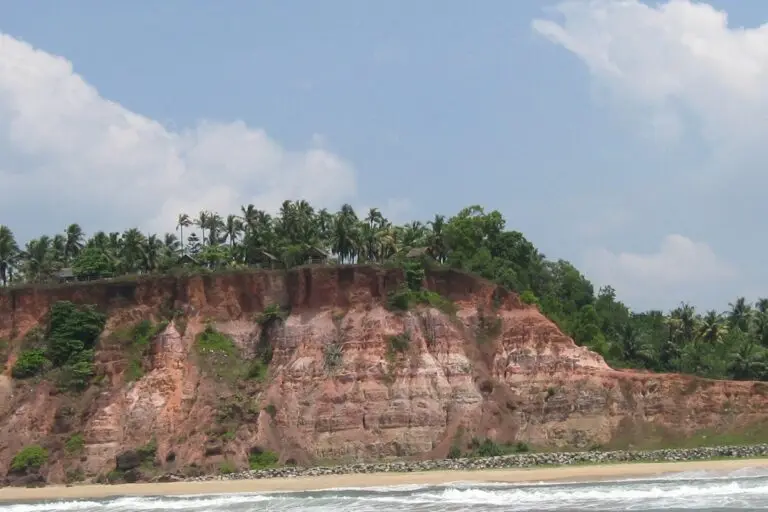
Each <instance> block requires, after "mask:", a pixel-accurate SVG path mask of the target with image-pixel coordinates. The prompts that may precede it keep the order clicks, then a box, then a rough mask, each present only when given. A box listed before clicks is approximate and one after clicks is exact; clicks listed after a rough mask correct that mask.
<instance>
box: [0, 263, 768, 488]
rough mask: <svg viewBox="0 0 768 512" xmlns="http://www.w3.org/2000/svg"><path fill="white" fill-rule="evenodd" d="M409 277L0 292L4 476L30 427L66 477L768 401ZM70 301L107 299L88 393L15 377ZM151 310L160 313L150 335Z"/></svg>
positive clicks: (606, 423)
mask: <svg viewBox="0 0 768 512" xmlns="http://www.w3.org/2000/svg"><path fill="white" fill-rule="evenodd" d="M404 280H405V276H404V275H403V272H402V271H401V270H398V269H386V268H379V267H372V266H318V267H305V268H298V269H293V270H290V271H261V272H237V273H231V274H210V275H197V276H190V277H145V278H142V279H139V280H135V281H128V280H125V281H120V280H115V281H104V282H94V283H80V284H72V285H66V286H60V287H51V288H47V289H46V288H28V289H18V290H6V291H2V292H0V340H6V341H5V342H3V341H0V343H2V345H0V363H2V362H3V361H4V362H5V365H4V367H5V369H4V371H3V374H2V375H0V477H1V476H2V475H6V474H9V475H11V477H12V476H13V473H14V471H12V470H11V469H12V468H11V461H12V459H13V458H14V456H15V455H17V454H18V453H19V452H20V451H21V450H22V448H24V447H25V446H30V445H39V446H41V447H42V448H43V449H44V450H45V451H46V452H47V454H48V456H47V458H46V461H45V463H44V464H43V466H42V468H41V469H40V472H39V474H36V475H35V478H38V479H40V480H45V481H47V482H57V483H58V482H65V481H73V480H78V479H83V478H97V477H105V475H108V474H109V473H110V472H112V471H113V470H115V467H116V457H118V459H119V458H120V457H122V458H123V459H124V460H123V462H125V459H126V458H127V459H133V460H134V463H133V464H130V463H126V464H125V467H129V466H132V467H137V466H139V465H140V464H144V465H145V466H147V471H150V470H152V469H154V470H156V471H158V472H160V471H162V472H167V471H182V470H184V471H190V470H192V469H193V470H195V471H206V472H207V471H218V470H224V468H225V467H226V468H229V469H233V468H242V467H246V466H247V465H248V461H249V459H251V460H253V458H254V457H257V458H258V457H259V456H260V455H263V454H265V453H269V454H271V453H274V454H275V455H276V456H277V457H278V458H279V461H280V462H282V463H292V462H296V463H302V464H304V463H313V462H315V463H316V462H322V461H331V460H333V461H351V460H363V459H380V458H386V457H411V458H434V457H444V456H446V454H448V452H449V450H451V449H452V448H453V449H465V448H466V447H467V445H468V443H469V441H470V439H472V438H478V439H484V438H489V439H493V440H495V441H497V442H499V443H512V442H519V443H527V444H528V445H530V446H532V447H535V448H541V449H550V448H571V449H573V448H581V449H587V448H590V447H595V446H598V445H600V446H605V447H609V446H612V447H622V448H623V447H627V446H631V445H634V446H643V445H644V444H647V443H649V441H652V440H653V439H661V438H665V439H669V438H675V437H678V438H683V437H685V436H687V435H692V434H694V433H700V432H705V431H706V432H713V433H715V432H729V431H736V430H738V429H743V428H748V427H749V426H750V425H755V424H760V423H761V422H763V421H764V420H765V419H766V417H767V416H768V398H766V395H767V394H768V385H766V384H762V383H753V382H726V381H708V380H704V379H697V378H693V377H687V376H680V375H660V374H649V373H640V372H632V371H616V370H613V369H611V368H609V367H608V365H607V364H606V363H605V361H604V360H603V359H602V358H601V357H600V356H599V355H597V354H595V353H593V352H591V351H589V350H587V349H586V348H583V347H578V346H576V345H575V344H574V342H573V341H572V340H571V339H570V338H569V337H567V336H565V335H564V334H563V333H562V332H560V331H559V330H558V328H557V327H556V326H555V325H554V324H553V323H552V322H550V321H549V320H548V319H546V318H545V317H544V316H542V315H541V314H540V313H539V311H538V310H537V309H536V308H535V307H532V306H526V305H524V304H522V303H521V302H520V300H519V299H518V297H517V296H516V295H515V294H512V293H510V292H508V291H506V290H503V289H501V288H499V287H497V286H495V285H494V284H493V283H490V282H487V281H484V280H482V279H479V278H477V277H474V276H471V275H468V274H464V273H461V272H458V271H454V270H431V271H428V272H427V274H426V278H425V280H424V286H425V288H426V289H427V290H430V292H431V293H429V294H425V297H426V300H422V301H421V303H413V304H409V305H407V307H401V308H400V310H398V309H397V308H393V307H392V305H391V304H388V301H391V297H392V294H393V293H396V292H397V290H399V289H401V288H400V287H401V285H402V284H403V283H404ZM432 299H434V300H432ZM438 299H439V300H438ZM58 301H70V302H73V303H75V304H92V305H95V306H96V308H97V309H98V310H99V311H101V312H103V313H104V314H105V315H106V325H105V328H104V330H103V332H102V333H101V335H100V336H99V338H98V342H97V345H96V347H95V356H94V370H95V377H94V378H93V379H92V380H91V383H90V385H89V386H88V387H87V388H86V389H84V390H80V391H78V392H73V391H66V390H62V389H61V388H60V386H57V384H56V377H55V371H51V372H48V373H43V374H42V375H38V376H35V377H33V378H27V379H15V378H12V368H13V366H14V364H15V363H16V361H17V357H18V356H19V354H20V353H22V351H23V350H25V348H28V347H26V346H25V345H26V344H29V343H33V342H30V338H31V336H30V332H33V331H34V330H35V329H37V331H38V332H43V331H44V330H45V326H46V321H47V320H46V319H47V316H48V313H49V310H50V308H51V306H52V305H53V304H54V303H57V302H58ZM138 325H144V326H145V327H147V326H149V327H151V328H148V331H147V330H146V329H145V332H144V333H145V335H146V337H147V339H146V342H147V343H146V346H143V345H137V343H136V339H137V335H136V333H137V331H136V328H137V327H136V326H138ZM147 332H149V334H147ZM129 462H130V461H129ZM120 464H121V462H120V460H118V466H120ZM190 468H192V469H190ZM10 481H11V483H13V479H12V478H11V480H10Z"/></svg>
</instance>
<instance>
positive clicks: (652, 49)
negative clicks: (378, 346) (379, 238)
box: [0, 0, 768, 309]
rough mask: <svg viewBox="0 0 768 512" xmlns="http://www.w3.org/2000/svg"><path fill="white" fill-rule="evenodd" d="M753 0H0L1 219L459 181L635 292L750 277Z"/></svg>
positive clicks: (757, 291) (95, 226) (409, 213)
mask: <svg viewBox="0 0 768 512" xmlns="http://www.w3.org/2000/svg"><path fill="white" fill-rule="evenodd" d="M766 22H768V2H765V1H764V0H740V1H739V2H734V1H733V0H731V1H725V0H720V1H715V0H711V2H710V3H704V2H691V1H688V0H671V1H669V2H666V3H664V2H641V1H638V0H611V1H609V0H593V1H573V2H561V3H558V2H550V1H544V0H516V1H514V2H510V1H508V0H485V1H484V2H478V3H474V4H473V3H471V2H465V1H461V0H423V1H420V2H411V1H408V0H389V1H386V2H358V1H356V0H326V1H324V2H309V1H298V0H286V1H279V2H278V1H273V2H252V1H249V0H232V1H229V2H211V1H209V0H165V1H163V2H153V1H150V0H141V1H138V2H103V1H101V0H80V1H78V2H52V1H50V0H25V1H24V2H17V1H12V0H0V191H1V192H2V195H0V224H8V225H10V226H11V227H12V228H13V229H14V231H15V232H16V234H17V237H18V238H19V239H20V241H22V242H23V241H25V240H27V239H28V238H30V237H32V236H37V235H39V234H40V233H44V232H45V233H54V232H58V231H61V230H63V229H64V228H65V226H66V225H67V224H68V223H70V222H79V223H80V224H81V225H82V226H83V227H84V228H85V229H86V231H88V232H93V231H95V230H99V229H104V230H114V229H124V228H125V227H128V226H138V227H141V228H142V229H145V230H167V229H173V224H174V218H175V216H176V215H177V213H178V212H181V211H185V212H189V213H195V212H197V211H199V210H200V209H202V208H206V209H211V210H217V211H219V212H221V213H228V212H233V211H237V210H238V208H239V206H240V205H241V204H247V203H254V204H256V205H257V206H259V207H262V208H265V209H273V208H275V207H276V206H277V205H279V204H280V202H281V201H282V200H283V199H287V198H292V199H296V198H305V199H308V200H310V201H311V202H312V203H314V204H316V205H318V206H327V207H331V208H337V207H338V206H339V205H340V204H341V203H342V202H350V203H352V204H353V205H355V206H357V207H359V208H364V207H367V206H372V205H378V206H380V207H381V209H382V210H383V211H384V213H385V214H388V215H389V216H390V217H392V218H395V219H397V220H399V221H403V220H411V219H428V218H430V217H431V216H432V215H433V214H434V213H435V212H442V213H445V214H452V213H455V212H456V211H457V210H458V209H460V208H461V207H463V206H466V205H469V204H475V203H479V204H482V205H484V206H486V207H487V208H495V209H499V210H501V211H502V212H503V213H504V214H505V216H506V218H507V219H508V226H509V227H510V228H513V229H518V230H520V231H522V232H523V233H525V234H526V236H528V238H529V239H531V241H533V242H534V243H535V244H536V245H537V246H538V247H540V248H541V250H542V251H543V252H544V253H545V254H547V256H549V257H551V258H563V259H567V260H570V261H571V262H573V263H574V264H575V265H576V266H577V267H579V268H580V269H582V270H583V271H584V272H585V273H586V274H587V276H588V277H589V278H590V279H592V280H593V281H594V282H595V283H596V284H598V285H600V284H608V283H610V284H612V285H613V286H614V287H615V288H616V289H617V290H618V293H619V297H620V298H621V299H623V300H625V301H626V302H628V303H629V304H630V305H631V306H633V307H635V308H640V309H643V308H649V307H653V308H669V307H673V306H674V305H676V304H677V303H679V302H680V301H681V300H688V301H691V302H693V303H695V304H697V305H699V306H701V307H717V308H724V307H725V306H726V305H727V303H728V302H729V301H732V300H733V299H734V298H735V297H736V296H738V295H746V296H748V297H749V298H750V299H754V298H756V297H758V296H763V295H768V268H766V265H764V263H763V262H764V260H765V254H766V250H767V249H768V237H767V236H766V232H765V230H764V229H763V224H764V223H765V222H766V220H768V204H766V201H765V199H764V198H765V197H767V196H768V171H767V170H766V169H768V165H766V163H765V162H766V156H768V155H767V153H768V143H766V142H764V141H763V140H762V139H763V138H764V137H766V135H765V134H766V133H768V130H766V128H768V25H763V24H764V23H766Z"/></svg>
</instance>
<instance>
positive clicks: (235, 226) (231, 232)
mask: <svg viewBox="0 0 768 512" xmlns="http://www.w3.org/2000/svg"><path fill="white" fill-rule="evenodd" d="M242 231H243V221H242V220H241V219H240V218H239V217H238V216H237V215H231V214H230V215H227V220H226V222H225V223H224V237H225V239H226V240H228V241H229V248H230V249H234V247H235V244H236V243H237V238H238V237H239V236H240V233H241V232H242Z"/></svg>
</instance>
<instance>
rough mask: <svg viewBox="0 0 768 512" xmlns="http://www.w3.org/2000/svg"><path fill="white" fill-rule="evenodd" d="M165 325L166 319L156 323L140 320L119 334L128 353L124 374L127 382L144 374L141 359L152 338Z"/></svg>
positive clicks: (145, 353) (161, 330)
mask: <svg viewBox="0 0 768 512" xmlns="http://www.w3.org/2000/svg"><path fill="white" fill-rule="evenodd" d="M167 326H168V321H167V320H163V321H161V322H158V323H153V322H152V321H151V320H142V321H140V322H139V323H137V324H136V325H135V326H133V328H132V329H130V331H128V332H126V333H124V334H123V335H122V336H121V337H122V338H123V340H122V344H123V345H124V346H125V349H124V350H126V351H127V353H128V369H127V370H126V375H125V378H126V380H127V381H128V382H132V381H135V380H138V379H140V378H141V377H142V376H143V375H144V368H143V367H142V361H143V359H144V357H145V356H146V355H147V352H148V351H149V348H150V345H151V343H152V340H154V339H155V337H157V335H159V334H160V333H161V332H163V331H164V330H165V328H166V327H167Z"/></svg>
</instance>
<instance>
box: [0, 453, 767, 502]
mask: <svg viewBox="0 0 768 512" xmlns="http://www.w3.org/2000/svg"><path fill="white" fill-rule="evenodd" d="M743 468H768V459H766V458H756V459H729V460H699V461H689V462H638V463H614V464H596V465H582V466H559V467H549V468H541V467H539V468H536V467H533V468H515V469H477V470H434V471H422V472H402V473H365V474H343V475H321V476H296V477H276V478H267V479H242V480H206V481H185V482H170V483H136V484H117V485H91V484H87V485H74V486H70V487H66V486H48V487H38V488H18V487H4V488H0V503H3V502H10V501H50V500H75V499H107V498H114V497H118V496H144V497H147V496H178V495H210V494H242V493H268V492H300V491H319V490H329V489H339V488H371V487H388V486H398V485H441V484H449V483H453V482H475V483H510V484H515V483H518V484H523V483H534V482H583V481H592V480H595V481H598V480H612V479H625V478H637V477H648V476H655V475H658V476H661V475H669V474H673V473H680V472H685V471H734V470H737V469H743Z"/></svg>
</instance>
